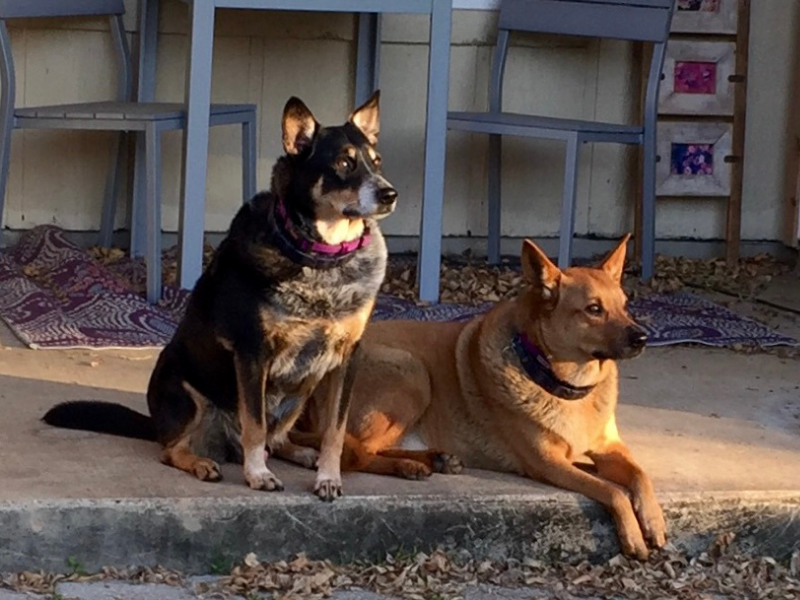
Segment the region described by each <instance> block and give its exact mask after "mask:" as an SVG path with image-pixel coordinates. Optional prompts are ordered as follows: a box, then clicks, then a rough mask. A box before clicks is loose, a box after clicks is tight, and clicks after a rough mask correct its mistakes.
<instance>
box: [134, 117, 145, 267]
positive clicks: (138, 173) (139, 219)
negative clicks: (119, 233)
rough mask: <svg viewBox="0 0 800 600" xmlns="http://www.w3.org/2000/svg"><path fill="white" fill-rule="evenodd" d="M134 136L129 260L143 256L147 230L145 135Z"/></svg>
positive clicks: (138, 132) (139, 133)
mask: <svg viewBox="0 0 800 600" xmlns="http://www.w3.org/2000/svg"><path fill="white" fill-rule="evenodd" d="M134 135H135V136H136V137H135V139H136V143H135V144H134V153H135V156H136V159H135V161H134V169H133V193H132V195H131V208H130V213H131V216H130V230H131V240H130V255H131V258H135V257H137V256H144V254H145V246H146V245H147V243H146V241H145V240H144V237H145V235H146V231H144V230H146V228H147V217H146V210H147V208H146V204H147V200H146V196H147V166H146V165H145V162H146V160H147V157H146V155H147V149H146V146H147V135H146V133H143V132H141V131H137V132H136V133H135V134H134ZM143 231H144V232H143Z"/></svg>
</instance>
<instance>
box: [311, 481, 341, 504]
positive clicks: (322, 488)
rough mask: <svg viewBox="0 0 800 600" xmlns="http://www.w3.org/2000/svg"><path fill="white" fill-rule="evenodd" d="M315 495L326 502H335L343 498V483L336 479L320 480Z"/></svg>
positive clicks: (315, 487)
mask: <svg viewBox="0 0 800 600" xmlns="http://www.w3.org/2000/svg"><path fill="white" fill-rule="evenodd" d="M314 493H315V494H316V495H317V496H318V497H319V499H320V500H322V501H324V502H333V501H334V500H336V498H341V497H342V482H341V480H335V479H318V480H317V483H316V485H315V486H314Z"/></svg>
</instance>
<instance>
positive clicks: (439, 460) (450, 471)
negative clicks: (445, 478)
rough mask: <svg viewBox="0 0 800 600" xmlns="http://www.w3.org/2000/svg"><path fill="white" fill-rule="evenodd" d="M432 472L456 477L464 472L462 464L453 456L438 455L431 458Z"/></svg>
mask: <svg viewBox="0 0 800 600" xmlns="http://www.w3.org/2000/svg"><path fill="white" fill-rule="evenodd" d="M433 470H434V472H436V473H444V474H445V475H458V474H459V473H461V471H463V470H464V463H462V462H461V459H460V458H458V457H457V456H455V455H453V454H445V453H439V454H437V455H436V456H434V457H433Z"/></svg>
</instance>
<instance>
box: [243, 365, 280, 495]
mask: <svg viewBox="0 0 800 600" xmlns="http://www.w3.org/2000/svg"><path fill="white" fill-rule="evenodd" d="M234 364H235V367H236V381H237V384H238V388H239V405H238V410H239V422H240V425H241V428H242V456H243V459H244V461H243V462H244V478H245V481H247V485H249V486H250V487H251V488H252V489H254V490H267V491H272V490H282V489H283V484H282V483H281V481H280V479H278V478H277V477H276V476H275V474H274V473H273V472H272V471H270V470H269V469H268V468H267V456H266V452H265V451H264V448H265V447H266V445H267V417H266V407H265V399H264V390H265V389H266V384H267V365H265V364H264V363H263V361H261V360H259V359H258V358H256V357H251V356H243V355H241V354H239V353H236V354H235V356H234Z"/></svg>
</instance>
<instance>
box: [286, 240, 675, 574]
mask: <svg viewBox="0 0 800 600" xmlns="http://www.w3.org/2000/svg"><path fill="white" fill-rule="evenodd" d="M627 241H628V237H627V236H626V237H625V239H624V240H623V241H622V242H621V243H620V244H619V246H618V247H617V249H616V250H614V251H613V252H612V253H611V254H610V255H609V257H608V258H607V259H606V260H605V262H603V264H602V265H601V266H600V267H599V268H596V269H590V268H571V269H566V270H565V271H563V272H562V271H560V270H559V269H558V268H557V267H556V266H555V265H554V264H553V263H552V262H550V260H548V258H547V257H546V256H545V254H544V253H542V252H541V251H540V250H539V249H538V248H537V247H536V246H535V245H534V244H533V243H531V242H529V241H526V242H525V244H524V246H523V250H522V268H523V275H524V279H525V281H526V283H527V285H526V286H525V287H524V288H523V289H522V290H521V291H520V293H519V295H518V296H517V297H516V298H515V299H513V300H508V301H504V302H500V303H498V304H497V305H496V306H495V307H494V308H493V309H492V310H491V311H490V312H489V313H488V314H486V315H484V316H480V317H477V318H475V319H473V320H472V321H470V322H469V323H421V322H401V321H384V322H380V323H375V324H372V325H370V326H369V328H368V329H367V333H366V334H365V336H364V340H363V344H362V346H363V352H362V354H361V357H360V358H359V363H360V365H359V368H358V374H357V376H356V382H355V387H354V391H353V401H352V410H351V412H350V418H349V422H348V427H347V429H348V437H347V441H346V448H345V453H344V456H343V459H344V464H343V468H344V469H345V470H361V471H366V472H370V473H382V474H391V475H398V476H402V477H409V478H418V477H420V476H425V475H429V474H430V473H431V471H440V472H457V471H458V470H459V468H460V465H459V463H458V461H456V460H455V459H453V457H452V455H457V456H459V457H460V458H462V459H463V460H464V463H465V464H466V465H467V466H469V467H477V468H482V469H491V470H495V471H508V472H513V473H519V474H522V475H527V476H528V477H531V478H532V479H536V480H539V481H544V482H548V483H551V484H553V485H556V486H559V487H562V488H565V489H568V490H572V491H576V492H580V493H582V494H584V495H586V496H589V497H590V498H593V499H595V500H597V501H598V502H601V503H602V504H603V505H605V506H606V507H607V508H608V510H609V511H610V512H611V514H612V515H613V517H614V520H615V521H616V524H617V528H618V531H619V538H620V543H621V546H622V549H623V551H624V552H626V553H628V554H631V555H634V556H636V557H638V558H642V559H644V558H646V557H647V556H648V547H647V544H646V543H645V539H647V541H649V542H650V544H651V545H652V546H655V547H661V546H663V545H664V543H665V524H664V518H663V516H662V513H661V508H660V507H659V504H658V502H657V500H656V497H655V495H654V493H653V486H652V484H651V482H650V479H649V478H648V477H647V475H646V474H645V473H644V472H643V471H642V469H641V468H640V467H639V466H638V465H637V464H636V463H635V462H634V460H633V458H632V457H631V453H630V451H629V450H628V448H627V447H626V446H625V444H624V443H623V442H622V440H621V439H620V436H619V433H618V432H617V426H616V421H615V409H616V405H617V394H618V382H617V365H616V363H615V362H614V361H615V360H617V359H624V358H632V357H634V356H636V355H638V354H640V353H641V352H642V350H643V349H644V346H645V342H646V341H647V335H646V334H645V332H644V331H643V330H642V329H640V328H639V327H638V326H637V325H636V324H635V323H634V322H633V320H632V319H631V317H630V316H629V315H628V312H627V310H626V298H625V293H624V292H623V290H622V288H621V286H620V280H621V277H622V271H623V264H624V262H625V247H626V243H627ZM323 391H324V390H320V392H323ZM315 395H316V394H315ZM321 397H323V398H324V395H323V396H321ZM312 406H313V404H312ZM316 414H317V411H310V412H309V414H308V417H307V418H306V419H305V420H304V422H303V423H302V426H303V428H302V431H307V432H311V433H301V432H292V433H291V437H292V439H294V440H295V441H296V442H298V443H303V444H310V445H315V444H317V443H318V441H319V440H318V436H315V435H314V433H313V432H315V431H320V429H319V427H320V425H322V424H324V421H322V422H320V421H319V419H317V418H315V415H316ZM408 433H413V435H414V436H415V437H419V438H421V441H422V442H423V444H424V446H425V447H427V448H430V449H432V450H421V451H420V450H416V451H415V450H403V449H399V448H398V445H399V444H400V443H401V441H402V439H403V438H404V436H406V434H408ZM433 449H435V450H433ZM443 453H447V454H443ZM582 457H588V458H589V459H591V460H592V461H593V463H594V467H596V473H590V472H587V470H586V469H583V468H579V467H578V466H576V465H575V464H573V461H576V460H577V459H579V458H582ZM629 494H630V496H629Z"/></svg>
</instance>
